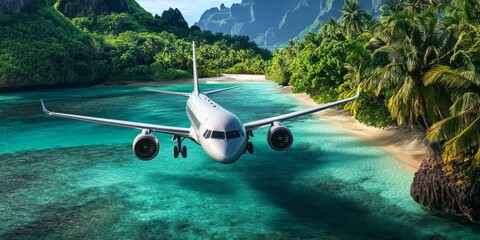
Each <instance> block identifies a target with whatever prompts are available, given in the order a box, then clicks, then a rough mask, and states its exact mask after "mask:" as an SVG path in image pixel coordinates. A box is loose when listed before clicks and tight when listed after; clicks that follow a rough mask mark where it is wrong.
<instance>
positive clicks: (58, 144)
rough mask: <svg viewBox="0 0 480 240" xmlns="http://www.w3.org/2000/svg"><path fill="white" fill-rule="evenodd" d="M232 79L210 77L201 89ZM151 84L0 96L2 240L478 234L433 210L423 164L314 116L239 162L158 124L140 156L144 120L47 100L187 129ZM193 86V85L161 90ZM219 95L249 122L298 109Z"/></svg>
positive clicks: (259, 95)
mask: <svg viewBox="0 0 480 240" xmlns="http://www.w3.org/2000/svg"><path fill="white" fill-rule="evenodd" d="M228 86H231V85H220V84H218V85H215V84H209V85H202V86H201V88H202V89H203V90H208V89H217V88H221V87H228ZM148 88H149V87H135V86H107V87H93V88H83V89H59V90H51V91H36V92H28V93H14V94H2V95H1V96H0V122H1V124H0V134H1V135H0V179H1V185H0V239H44V238H47V239H65V238H67V239H80V238H96V239H145V238H153V239H480V227H479V226H478V225H473V224H470V223H468V222H467V221H464V220H462V219H457V218H449V217H445V216H442V215H437V214H433V213H430V212H428V211H425V210H424V209H422V208H421V207H420V206H419V205H417V204H416V203H415V202H414V201H413V200H412V199H411V197H410V196H409V189H410V184H411V182H412V179H413V176H414V172H412V170H410V169H408V168H406V167H405V166H402V165H401V163H399V162H398V161H397V160H396V159H395V158H394V157H393V156H392V155H390V154H389V153H387V152H384V151H383V150H381V149H378V148H376V147H372V146H370V145H368V144H367V143H365V142H362V141H361V140H359V139H357V138H355V137H353V136H350V135H348V134H347V133H345V132H343V131H342V130H340V129H337V128H336V127H335V126H334V125H333V124H331V123H329V122H326V121H323V120H321V119H318V118H316V117H314V116H309V117H302V118H299V119H296V120H294V121H289V122H285V124H286V125H287V126H288V127H290V129H291V130H292V132H293V133H294V138H295V141H294V145H293V147H292V148H291V149H290V150H289V151H286V152H275V151H274V150H272V149H270V148H269V146H268V144H267V141H266V131H267V129H265V128H264V129H260V130H258V131H256V132H255V137H254V138H253V142H254V144H255V154H253V155H248V154H247V155H244V156H243V157H242V158H240V160H239V161H237V162H236V163H234V164H232V165H222V164H219V163H216V162H214V161H213V160H211V159H210V158H209V157H208V156H207V155H206V154H205V153H204V152H203V151H202V150H201V148H200V147H199V146H197V145H195V144H194V143H193V142H190V141H185V145H186V146H187V147H188V150H189V157H188V158H187V159H174V158H173V146H174V144H173V143H172V142H171V136H168V135H163V134H157V136H158V137H159V139H160V142H161V152H160V153H159V156H157V158H156V159H154V160H152V161H149V162H143V161H139V160H137V159H136V158H135V157H134V155H133V153H132V150H131V144H132V141H133V139H134V137H135V136H136V135H137V134H138V133H139V132H138V131H137V130H132V129H123V128H117V127H111V126H102V125H96V124H91V123H84V122H78V121H73V120H67V119H58V118H53V117H51V116H47V115H45V114H43V113H42V112H41V109H40V102H39V99H44V100H45V103H46V104H47V106H48V107H49V108H50V109H51V110H55V111H63V112H69V113H76V114H83V115H91V116H98V117H107V118H114V119H122V120H131V121H141V122H149V123H157V124H163V125H173V126H181V127H188V126H189V124H188V122H187V118H186V114H185V102H186V99H185V98H182V97H177V96H169V95H162V94H158V93H152V92H148V91H146V90H148ZM156 88H161V89H163V90H171V91H172V90H173V91H190V90H191V85H172V86H164V87H156ZM213 98H214V99H215V100H216V101H217V102H219V103H220V104H222V105H223V106H224V107H226V108H227V109H229V110H230V111H232V112H233V113H235V114H237V115H238V116H239V117H240V119H242V120H243V121H244V122H248V121H252V120H256V119H260V118H265V117H268V116H271V114H281V113H286V112H289V111H292V110H297V109H301V108H302V106H300V104H299V102H297V101H296V100H295V99H294V98H292V97H290V96H288V95H286V94H283V93H282V92H281V91H276V90H275V85H273V84H269V83H262V84H244V85H242V88H239V89H235V90H231V91H228V92H224V93H220V94H217V95H214V96H213Z"/></svg>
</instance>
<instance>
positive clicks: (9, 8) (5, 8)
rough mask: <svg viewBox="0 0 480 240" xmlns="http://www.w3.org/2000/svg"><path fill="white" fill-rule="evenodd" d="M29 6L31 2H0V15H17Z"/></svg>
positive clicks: (2, 0)
mask: <svg viewBox="0 0 480 240" xmlns="http://www.w3.org/2000/svg"><path fill="white" fill-rule="evenodd" d="M30 4H31V0H0V13H10V14H11V13H19V12H21V11H22V10H24V9H27V8H28V7H29V6H30Z"/></svg>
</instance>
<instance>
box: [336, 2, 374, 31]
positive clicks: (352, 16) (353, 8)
mask: <svg viewBox="0 0 480 240" xmlns="http://www.w3.org/2000/svg"><path fill="white" fill-rule="evenodd" d="M370 20H371V16H370V15H369V14H368V13H367V12H365V11H364V10H361V9H360V5H358V1H357V0H351V1H349V0H346V1H345V5H343V7H342V17H341V18H340V25H341V26H342V27H343V30H344V32H345V33H346V35H349V36H357V35H359V34H361V33H362V32H363V31H364V30H366V29H367V28H368V24H369V21H370Z"/></svg>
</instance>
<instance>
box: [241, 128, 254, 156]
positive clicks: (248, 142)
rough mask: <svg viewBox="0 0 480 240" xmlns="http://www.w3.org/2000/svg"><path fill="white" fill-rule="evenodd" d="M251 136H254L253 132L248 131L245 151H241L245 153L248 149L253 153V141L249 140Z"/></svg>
mask: <svg viewBox="0 0 480 240" xmlns="http://www.w3.org/2000/svg"><path fill="white" fill-rule="evenodd" d="M251 137H254V136H253V132H248V133H247V147H246V148H245V152H243V153H247V151H248V153H250V154H253V143H252V142H250V138H251Z"/></svg>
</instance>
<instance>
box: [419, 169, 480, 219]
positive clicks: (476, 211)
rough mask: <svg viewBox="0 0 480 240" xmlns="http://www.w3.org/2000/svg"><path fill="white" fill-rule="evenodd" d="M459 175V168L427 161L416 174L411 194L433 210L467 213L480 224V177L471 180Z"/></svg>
mask: <svg viewBox="0 0 480 240" xmlns="http://www.w3.org/2000/svg"><path fill="white" fill-rule="evenodd" d="M452 168H453V169H452ZM446 172H449V174H448V173H446ZM459 175H461V174H460V170H459V169H458V168H457V167H451V166H450V165H449V166H447V167H446V166H445V165H444V164H443V163H438V162H436V161H433V160H424V161H423V162H422V165H421V166H420V168H419V169H418V171H417V172H416V173H415V177H414V179H413V183H412V186H411V188H410V195H411V196H412V197H413V199H414V200H415V201H416V202H418V203H419V204H420V205H422V206H423V207H425V208H427V209H428V210H430V211H436V212H441V213H447V214H451V215H455V216H465V217H467V218H468V219H470V220H471V221H473V222H476V223H480V176H478V175H477V176H476V177H473V178H471V179H458V178H456V177H453V176H459Z"/></svg>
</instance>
